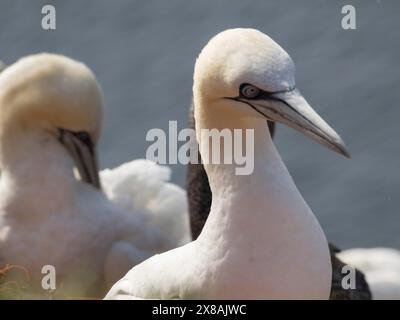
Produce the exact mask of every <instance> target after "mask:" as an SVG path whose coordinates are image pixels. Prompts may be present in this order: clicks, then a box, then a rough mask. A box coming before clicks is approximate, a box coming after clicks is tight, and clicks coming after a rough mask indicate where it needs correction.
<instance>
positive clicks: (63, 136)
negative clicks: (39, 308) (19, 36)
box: [0, 54, 188, 298]
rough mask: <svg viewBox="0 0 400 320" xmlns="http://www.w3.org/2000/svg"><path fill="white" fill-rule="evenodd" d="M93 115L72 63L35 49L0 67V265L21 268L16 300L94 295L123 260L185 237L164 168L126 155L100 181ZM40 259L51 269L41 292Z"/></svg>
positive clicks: (92, 95)
mask: <svg viewBox="0 0 400 320" xmlns="http://www.w3.org/2000/svg"><path fill="white" fill-rule="evenodd" d="M102 117H103V98H102V94H101V90H100V88H99V85H98V83H97V80H96V78H95V76H94V74H93V73H92V72H91V71H90V70H89V69H88V68H87V67H86V66H85V65H84V64H82V63H79V62H77V61H74V60H72V59H69V58H67V57H63V56H59V55H54V54H38V55H32V56H28V57H25V58H23V59H21V60H19V61H18V62H16V63H15V64H13V65H11V66H9V67H8V68H6V69H5V70H4V71H3V72H2V73H1V74H0V170H1V177H0V269H3V267H5V266H6V265H15V266H18V267H20V268H23V269H24V270H26V271H27V272H28V273H29V279H30V280H29V282H28V283H25V282H23V283H22V284H21V287H22V286H27V288H26V290H20V293H21V295H22V297H43V296H45V297H48V296H49V295H50V296H52V297H57V298H66V297H75V298H76V297H86V298H96V297H97V298H100V297H103V296H104V294H105V293H106V292H107V291H108V290H109V288H110V287H111V285H112V284H113V283H115V281H116V280H118V279H119V278H120V277H121V276H123V275H124V274H125V273H126V272H127V271H128V270H129V269H130V268H131V267H132V266H133V265H135V264H137V263H139V262H141V261H143V260H144V259H146V258H148V257H149V256H152V255H153V254H155V253H158V252H162V251H165V250H169V249H171V248H174V247H177V246H179V245H181V244H183V243H185V242H187V240H188V236H186V232H187V229H188V218H187V220H186V221H187V226H186V225H185V219H186V216H187V210H186V199H185V193H184V191H183V190H182V189H180V188H179V187H177V186H174V185H172V184H170V183H168V180H169V169H168V168H165V167H160V166H158V165H156V164H155V163H153V162H151V161H147V160H136V161H132V162H130V163H126V164H124V165H122V166H120V167H118V168H115V169H112V170H105V171H103V172H102V173H101V178H102V181H100V179H99V173H98V168H97V160H96V158H97V153H96V145H97V141H98V139H99V136H100V132H101V124H102ZM74 167H76V168H77V170H78V172H79V176H80V179H77V178H76V175H75V174H74V172H73V168H74ZM101 185H103V188H104V189H105V191H106V193H107V195H108V197H109V198H110V199H111V200H113V202H112V201H110V200H109V198H107V197H106V196H105V194H103V193H102V192H101V191H100V187H101ZM168 219H170V220H172V221H168ZM180 219H183V220H182V223H180V222H179V220H180ZM175 221H177V222H175ZM46 265H50V266H53V267H54V268H55V271H56V290H54V291H52V292H50V293H48V291H46V290H44V289H43V288H42V279H43V277H44V276H45V274H42V268H43V267H44V266H46ZM18 270H21V269H18ZM20 275H21V276H22V277H23V279H20V278H19V276H20ZM7 278H8V279H7V281H11V280H17V282H18V281H20V280H21V281H24V280H25V274H21V272H16V273H13V272H10V273H9V277H7ZM0 286H1V285H0ZM0 289H1V288H0ZM0 295H1V296H4V295H6V293H5V292H4V290H0ZM8 297H9V298H15V297H10V296H8ZM17 297H19V296H17Z"/></svg>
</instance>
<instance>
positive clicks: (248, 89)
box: [240, 84, 260, 99]
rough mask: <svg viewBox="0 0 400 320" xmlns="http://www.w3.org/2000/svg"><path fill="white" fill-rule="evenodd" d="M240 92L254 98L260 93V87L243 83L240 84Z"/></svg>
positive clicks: (246, 96)
mask: <svg viewBox="0 0 400 320" xmlns="http://www.w3.org/2000/svg"><path fill="white" fill-rule="evenodd" d="M240 94H241V95H242V96H244V97H245V98H248V99H254V98H256V97H257V96H258V95H259V94H260V89H258V88H256V87H255V86H253V85H251V84H242V85H241V86H240Z"/></svg>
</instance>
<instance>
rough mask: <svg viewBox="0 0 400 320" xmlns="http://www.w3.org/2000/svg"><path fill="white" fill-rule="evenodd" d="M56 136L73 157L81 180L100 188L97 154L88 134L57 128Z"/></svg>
mask: <svg viewBox="0 0 400 320" xmlns="http://www.w3.org/2000/svg"><path fill="white" fill-rule="evenodd" d="M58 138H59V141H60V142H61V143H62V144H63V145H64V146H65V148H67V150H68V151H69V153H70V154H71V156H72V158H73V159H74V161H75V165H76V168H77V169H78V172H79V175H80V177H81V179H82V181H83V182H86V183H88V184H91V185H93V186H94V187H95V188H97V189H101V184H100V177H99V169H98V162H97V154H96V151H95V148H94V144H93V142H92V139H91V138H90V135H89V134H88V133H86V132H72V131H68V130H65V129H59V137H58Z"/></svg>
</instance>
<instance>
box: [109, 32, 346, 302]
mask: <svg viewBox="0 0 400 320" xmlns="http://www.w3.org/2000/svg"><path fill="white" fill-rule="evenodd" d="M193 97H194V105H195V121H196V133H197V140H198V142H199V148H200V152H201V155H202V157H203V159H204V155H207V156H210V153H211V152H212V151H211V150H209V149H208V148H207V144H206V143H205V142H204V141H203V140H202V139H201V136H202V134H201V132H202V129H226V128H228V129H230V130H233V129H254V136H255V141H254V144H255V155H254V172H253V174H251V175H242V176H239V175H236V174H235V173H236V171H235V169H236V165H233V164H205V170H206V173H207V176H208V178H209V182H210V187H211V191H212V195H213V199H212V205H211V211H210V215H209V217H208V219H207V222H206V224H205V226H204V228H203V230H202V232H201V234H200V236H199V237H198V238H197V239H196V240H195V241H193V242H191V243H189V244H186V245H184V246H182V247H180V248H177V249H173V250H171V251H168V252H166V253H163V254H160V255H155V256H153V257H152V258H150V259H148V260H146V261H145V262H143V263H141V264H139V265H137V266H135V267H134V268H133V269H132V270H131V271H129V272H128V273H127V274H126V276H125V277H123V278H122V279H121V280H120V281H119V282H117V283H116V284H115V285H114V286H113V288H112V289H111V290H110V292H109V293H108V294H107V296H106V299H143V298H149V299H154V298H156V299H157V298H161V299H172V298H179V299H193V298H201V299H328V298H329V294H330V289H331V279H332V268H331V258H330V254H329V248H328V243H327V241H326V238H325V235H324V233H323V231H322V229H321V227H320V225H319V223H318V221H317V219H316V218H315V216H314V214H313V213H312V211H311V209H310V208H309V207H308V205H307V204H306V202H305V201H304V199H303V198H302V196H301V195H300V193H299V191H298V190H297V188H296V186H295V184H294V182H293V180H292V178H291V176H290V174H289V172H288V171H287V169H286V167H285V165H284V163H283V162H282V160H281V158H280V156H279V154H278V152H277V150H276V149H275V146H274V144H273V142H272V139H271V136H270V133H269V130H268V126H267V123H266V119H267V120H271V121H275V122H280V123H283V124H286V125H288V126H290V127H292V128H294V129H296V130H298V131H300V132H302V133H304V134H306V135H307V136H309V137H311V138H312V139H314V140H316V141H318V142H319V143H321V144H323V145H325V146H326V147H328V148H330V149H332V150H334V151H336V152H338V153H340V154H343V155H345V156H348V155H349V154H348V152H347V151H346V148H345V145H344V143H343V141H342V140H341V138H340V137H339V136H338V135H337V133H336V132H335V131H334V130H333V129H332V128H331V127H330V126H329V125H328V124H327V123H326V122H325V121H324V120H323V119H322V118H321V117H319V116H318V115H317V114H316V112H315V111H314V110H313V109H312V108H311V107H310V106H309V105H308V103H307V102H306V100H305V99H304V98H303V97H302V96H301V94H300V92H299V91H298V90H297V89H296V88H295V79H294V64H293V62H292V60H291V58H290V57H289V55H288V54H287V53H286V52H285V51H284V50H283V49H282V48H281V47H280V46H279V45H278V44H277V43H275V42H274V41H273V40H272V39H271V38H269V37H268V36H267V35H265V34H263V33H261V32H259V31H257V30H254V29H231V30H227V31H224V32H222V33H220V34H218V35H216V36H215V37H214V38H212V39H211V40H210V41H209V43H208V44H207V45H206V46H205V48H204V49H203V50H202V52H201V53H200V55H199V57H198V59H197V61H196V64H195V71H194V84H193Z"/></svg>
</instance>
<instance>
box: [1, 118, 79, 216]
mask: <svg viewBox="0 0 400 320" xmlns="http://www.w3.org/2000/svg"><path fill="white" fill-rule="evenodd" d="M0 168H1V179H0V211H2V210H3V212H6V213H7V214H9V215H12V216H13V217H14V218H16V219H18V218H21V219H25V218H26V217H30V219H33V220H36V219H38V220H40V219H43V218H44V217H46V216H47V215H50V214H57V213H58V212H60V210H62V209H64V208H68V206H70V205H71V203H73V201H72V198H73V197H74V193H73V187H74V186H73V184H74V183H75V178H74V175H73V170H72V168H73V161H72V159H71V158H70V157H69V155H68V154H67V151H66V150H65V149H64V147H63V146H62V145H61V144H60V143H59V142H58V141H57V140H56V138H55V137H54V136H53V135H52V134H50V133H47V132H43V131H40V130H36V129H34V128H27V127H22V126H17V125H15V126H13V127H8V128H7V129H3V131H2V132H1V133H0Z"/></svg>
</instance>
